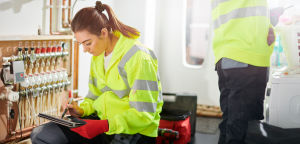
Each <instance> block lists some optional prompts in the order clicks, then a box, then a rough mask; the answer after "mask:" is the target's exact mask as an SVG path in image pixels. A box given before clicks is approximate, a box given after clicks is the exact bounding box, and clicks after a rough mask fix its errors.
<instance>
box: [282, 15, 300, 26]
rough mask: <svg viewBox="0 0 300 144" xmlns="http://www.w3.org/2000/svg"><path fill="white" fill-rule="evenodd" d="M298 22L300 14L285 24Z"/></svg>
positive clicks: (299, 21)
mask: <svg viewBox="0 0 300 144" xmlns="http://www.w3.org/2000/svg"><path fill="white" fill-rule="evenodd" d="M297 23H300V15H295V16H293V18H292V20H291V21H288V22H286V23H285V24H284V25H295V24H297Z"/></svg>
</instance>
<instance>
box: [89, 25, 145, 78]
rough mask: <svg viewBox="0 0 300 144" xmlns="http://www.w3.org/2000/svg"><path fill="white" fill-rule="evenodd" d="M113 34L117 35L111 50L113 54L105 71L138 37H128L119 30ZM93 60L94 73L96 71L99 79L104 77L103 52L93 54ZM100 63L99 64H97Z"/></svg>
mask: <svg viewBox="0 0 300 144" xmlns="http://www.w3.org/2000/svg"><path fill="white" fill-rule="evenodd" d="M114 35H116V36H117V37H119V40H118V42H117V43H116V45H115V48H114V50H113V54H112V57H111V60H110V62H109V65H108V67H107V73H108V72H109V70H110V69H111V67H112V66H113V65H114V64H115V63H116V62H117V61H118V60H119V59H121V58H122V57H123V55H124V54H125V53H126V52H127V51H128V50H129V49H130V48H131V47H132V46H133V45H134V43H135V42H137V41H138V39H139V37H137V38H136V39H130V38H127V37H125V36H124V35H122V34H121V33H120V32H119V31H115V32H114ZM92 59H93V61H94V62H95V63H94V64H96V67H95V68H96V73H98V76H99V77H100V78H101V79H104V76H105V70H104V52H103V53H102V54H101V55H99V56H93V57H92ZM99 64H101V65H99Z"/></svg>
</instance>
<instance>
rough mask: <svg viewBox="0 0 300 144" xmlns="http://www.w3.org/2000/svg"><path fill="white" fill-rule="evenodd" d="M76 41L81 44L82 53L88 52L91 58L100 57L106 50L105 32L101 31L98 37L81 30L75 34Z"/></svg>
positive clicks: (104, 30)
mask: <svg viewBox="0 0 300 144" xmlns="http://www.w3.org/2000/svg"><path fill="white" fill-rule="evenodd" d="M75 38H76V40H77V41H78V42H79V43H80V44H82V46H83V52H89V53H90V54H92V55H93V56H99V55H101V54H102V53H103V52H104V51H105V50H106V48H107V40H108V37H107V30H106V29H102V31H101V35H100V37H98V36H97V35H94V34H91V33H89V32H88V31H87V30H81V31H78V32H76V33H75Z"/></svg>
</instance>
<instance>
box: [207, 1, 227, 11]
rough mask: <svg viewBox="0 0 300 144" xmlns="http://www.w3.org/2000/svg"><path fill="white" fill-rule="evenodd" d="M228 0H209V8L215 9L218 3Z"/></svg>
mask: <svg viewBox="0 0 300 144" xmlns="http://www.w3.org/2000/svg"><path fill="white" fill-rule="evenodd" d="M227 1H230V0H214V1H212V2H211V8H212V10H213V9H215V8H216V7H217V6H218V5H219V4H221V3H223V2H227Z"/></svg>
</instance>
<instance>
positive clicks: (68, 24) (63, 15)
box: [61, 0, 71, 28]
mask: <svg viewBox="0 0 300 144" xmlns="http://www.w3.org/2000/svg"><path fill="white" fill-rule="evenodd" d="M62 1H63V3H62V17H61V19H62V27H63V28H70V27H71V25H70V23H68V22H66V21H65V15H66V14H65V10H66V0H62ZM69 5H70V0H69ZM70 13H71V12H70V8H69V13H68V19H69V18H70V15H71V14H70Z"/></svg>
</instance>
